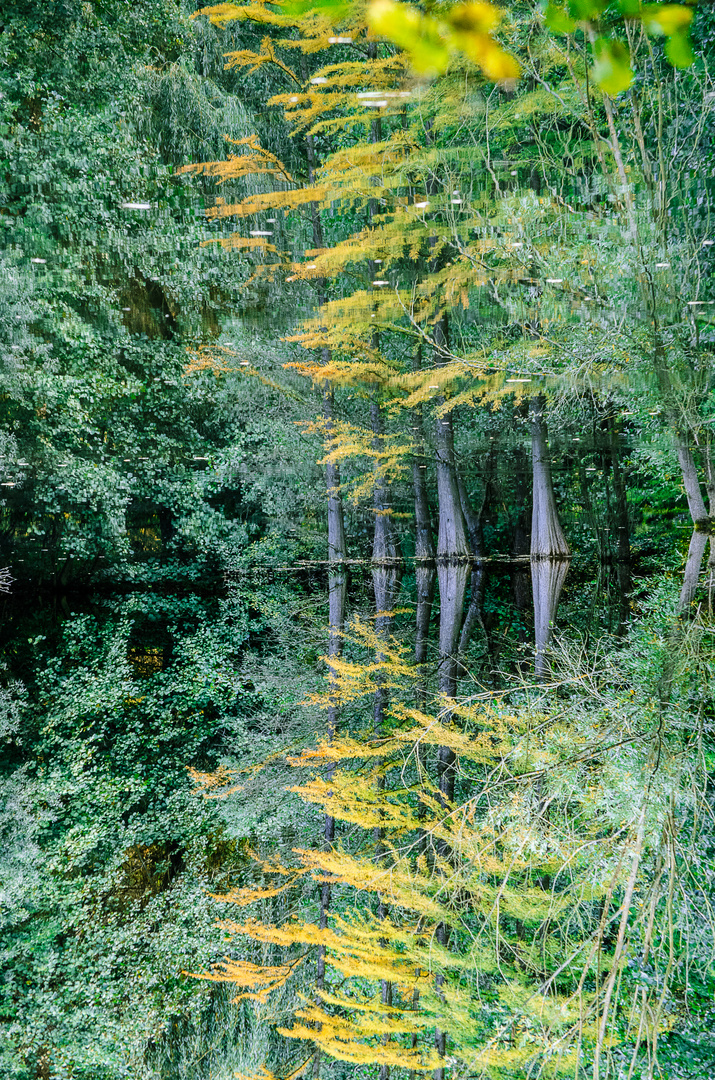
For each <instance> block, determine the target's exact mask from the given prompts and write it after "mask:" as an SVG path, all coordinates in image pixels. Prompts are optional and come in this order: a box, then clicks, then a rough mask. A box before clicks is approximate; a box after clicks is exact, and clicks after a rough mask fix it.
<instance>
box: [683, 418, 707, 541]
mask: <svg viewBox="0 0 715 1080" xmlns="http://www.w3.org/2000/svg"><path fill="white" fill-rule="evenodd" d="M675 451H676V454H677V455H678V463H679V465H680V471H681V473H682V475H683V487H684V488H685V497H686V499H687V500H688V509H689V510H690V517H691V518H692V521H693V525H695V526H696V528H697V527H701V528H702V527H703V526H706V527H707V526H708V525H709V524H710V519H709V518H708V512H707V510H706V509H705V500H704V499H703V493H702V491H701V490H700V480H699V478H698V470H697V466H696V465H695V459H694V457H693V452H692V450H691V449H690V447H689V445H688V440H687V439H686V437H685V436H684V435H683V433H682V432H680V431H678V432H676V436H675Z"/></svg>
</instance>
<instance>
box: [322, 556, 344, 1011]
mask: <svg viewBox="0 0 715 1080" xmlns="http://www.w3.org/2000/svg"><path fill="white" fill-rule="evenodd" d="M346 597H347V574H346V572H345V570H344V568H343V567H341V566H338V567H336V568H335V569H331V571H330V573H329V575H328V610H329V619H330V623H329V630H328V679H329V684H330V696H329V703H328V723H327V736H328V741H329V742H332V740H333V738H334V736H335V732H336V730H337V726H338V720H339V717H340V700H339V697H338V693H337V687H336V685H335V684H336V678H337V673H336V671H335V668H334V667H332V666H331V661H332V660H334V659H336V658H337V657H339V656H340V655H341V654H342V651H343V629H344V626H345V601H346ZM334 774H335V765H334V764H331V765H329V766H328V768H327V770H326V775H325V778H326V780H327V781H328V783H330V782H331V781H332V779H333V776H334ZM323 841H324V843H325V846H326V847H331V846H332V844H333V843H334V841H335V818H334V817H333V816H332V815H331V814H326V815H325V821H324V823H323ZM329 908H330V883H329V882H324V883H323V886H322V888H321V893H320V917H319V926H320V928H321V930H325V929H326V928H327V925H328V910H329ZM315 981H316V985H317V987H318V989H319V990H323V989H324V988H325V946H324V945H320V946H319V947H318V962H317V970H316V980H315Z"/></svg>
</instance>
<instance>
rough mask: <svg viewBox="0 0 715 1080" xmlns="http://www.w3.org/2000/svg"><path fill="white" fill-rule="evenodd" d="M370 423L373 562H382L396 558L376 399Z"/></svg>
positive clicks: (382, 435) (372, 407) (373, 402)
mask: <svg viewBox="0 0 715 1080" xmlns="http://www.w3.org/2000/svg"><path fill="white" fill-rule="evenodd" d="M370 424H371V427H372V446H373V450H374V451H375V453H376V454H377V455H378V457H376V459H375V465H374V470H373V476H374V479H373V485H372V508H373V512H374V514H375V531H374V534H373V542H372V559H373V562H382V561H385V560H391V559H396V558H397V541H396V537H395V529H394V526H393V523H392V507H391V505H390V504H391V499H390V489H389V485H388V484H387V481H386V480H385V474H384V471H383V467H382V464H381V462H380V457H379V455H380V454H381V453H382V449H383V439H384V433H385V432H384V423H383V416H382V409H381V408H380V404H379V402H378V401H376V400H374V399H373V401H372V404H371V405H370Z"/></svg>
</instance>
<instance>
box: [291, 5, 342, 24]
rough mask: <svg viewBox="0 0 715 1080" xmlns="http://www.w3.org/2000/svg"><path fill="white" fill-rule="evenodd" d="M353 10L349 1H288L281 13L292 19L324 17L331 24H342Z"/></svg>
mask: <svg viewBox="0 0 715 1080" xmlns="http://www.w3.org/2000/svg"><path fill="white" fill-rule="evenodd" d="M351 10H352V4H351V3H350V2H349V0H287V2H286V3H285V4H284V5H283V6H282V8H281V12H282V14H284V15H288V16H290V17H292V18H299V17H301V16H303V15H313V14H315V15H322V16H324V17H325V18H326V19H327V20H328V21H329V22H331V23H339V22H341V21H342V20H343V19H344V18H345V17H346V16H347V15H348V14H349V13H350V11H351Z"/></svg>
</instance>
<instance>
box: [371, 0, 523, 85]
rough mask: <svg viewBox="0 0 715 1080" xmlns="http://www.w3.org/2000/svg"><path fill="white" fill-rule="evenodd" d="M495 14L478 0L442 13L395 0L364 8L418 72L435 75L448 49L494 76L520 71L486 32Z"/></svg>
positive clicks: (508, 76)
mask: <svg viewBox="0 0 715 1080" xmlns="http://www.w3.org/2000/svg"><path fill="white" fill-rule="evenodd" d="M499 20H500V15H499V11H498V10H497V8H495V7H493V6H492V5H491V4H487V3H481V2H478V3H473V4H460V5H458V6H457V7H456V8H453V9H452V10H451V11H448V12H447V14H446V16H445V17H444V18H443V19H438V18H436V17H433V16H432V15H425V14H423V13H422V12H420V11H418V10H417V9H416V8H414V7H412V6H411V5H409V4H402V3H398V2H396V0H374V2H373V3H372V4H371V6H370V8H369V11H368V22H369V25H370V29H371V30H372V31H373V33H375V34H379V35H380V37H384V38H387V39H388V40H389V41H393V42H394V43H395V44H396V45H399V46H400V48H402V49H404V50H405V52H407V53H408V54H409V57H410V63H411V65H412V67H413V69H414V70H415V71H417V72H418V73H419V74H422V75H439V74H441V73H442V72H444V71H446V69H447V66H448V64H449V61H450V58H451V56H452V55H453V54H455V53H462V54H463V55H464V56H466V57H468V58H469V59H470V60H471V61H472V62H473V63H474V64H476V65H477V67H479V68H481V70H482V71H483V72H484V74H485V75H486V76H487V78H489V79H492V80H494V81H495V82H498V81H501V80H505V79H515V78H517V77H518V75H519V74H520V68H519V65H518V64H517V62H516V60H515V59H514V58H513V57H512V56H510V55H509V53H507V52H505V51H504V50H503V49H502V48H501V46H500V45H499V44H498V43H497V42H496V41H495V40H494V38H493V37H492V36H491V32H492V31H493V30H495V29H496V27H497V26H498V25H499Z"/></svg>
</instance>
